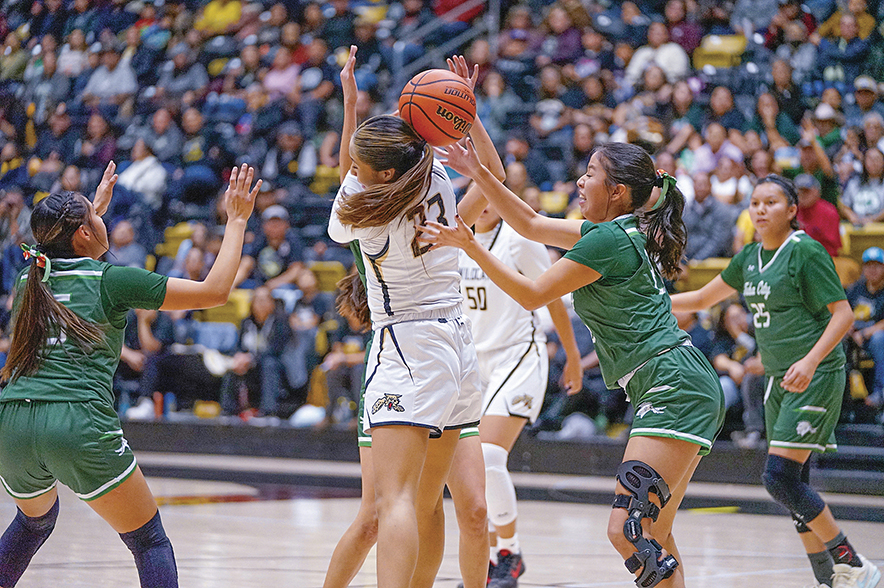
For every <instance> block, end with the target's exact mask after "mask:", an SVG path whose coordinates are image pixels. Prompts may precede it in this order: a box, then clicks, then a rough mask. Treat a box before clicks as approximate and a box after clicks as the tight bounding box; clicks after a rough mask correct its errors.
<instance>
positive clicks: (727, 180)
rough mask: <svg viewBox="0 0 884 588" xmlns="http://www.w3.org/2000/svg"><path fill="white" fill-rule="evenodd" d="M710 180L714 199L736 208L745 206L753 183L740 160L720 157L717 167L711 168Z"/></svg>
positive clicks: (740, 208) (739, 208)
mask: <svg viewBox="0 0 884 588" xmlns="http://www.w3.org/2000/svg"><path fill="white" fill-rule="evenodd" d="M710 181H711V184H712V195H713V196H714V197H715V198H716V200H719V201H720V202H723V203H724V204H727V205H730V206H735V207H736V209H737V210H742V209H743V208H745V207H746V206H747V204H748V200H749V195H750V194H751V193H752V188H753V185H752V180H751V179H749V176H748V175H747V174H746V168H745V167H744V166H743V161H742V160H739V161H738V160H736V159H731V158H730V157H722V158H721V160H720V161H719V162H718V167H716V168H715V169H714V170H713V172H712V175H711V176H710Z"/></svg>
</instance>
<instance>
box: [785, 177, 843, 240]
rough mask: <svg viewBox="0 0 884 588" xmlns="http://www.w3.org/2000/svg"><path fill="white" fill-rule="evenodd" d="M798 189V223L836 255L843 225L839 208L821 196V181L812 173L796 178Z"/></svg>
mask: <svg viewBox="0 0 884 588" xmlns="http://www.w3.org/2000/svg"><path fill="white" fill-rule="evenodd" d="M795 189H796V190H797V191H798V216H797V217H796V218H797V219H798V224H799V225H801V228H802V229H804V232H805V233H807V234H808V235H810V236H811V237H813V238H814V239H816V240H817V241H819V242H820V243H821V244H822V246H823V247H825V249H826V251H828V252H829V255H831V256H832V257H835V256H837V255H838V250H839V249H841V227H840V225H839V222H840V217H839V215H838V209H837V208H835V205H834V204H832V203H831V202H826V201H825V200H823V199H822V198H821V197H820V183H819V181H817V179H816V178H815V177H813V176H812V175H810V174H800V175H798V176H797V177H796V178H795Z"/></svg>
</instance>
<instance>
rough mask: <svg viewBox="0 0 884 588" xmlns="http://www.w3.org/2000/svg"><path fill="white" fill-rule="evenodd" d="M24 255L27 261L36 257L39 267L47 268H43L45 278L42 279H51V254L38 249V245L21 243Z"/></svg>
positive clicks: (46, 280) (45, 280)
mask: <svg viewBox="0 0 884 588" xmlns="http://www.w3.org/2000/svg"><path fill="white" fill-rule="evenodd" d="M21 250H22V252H23V253H22V255H24V257H25V261H27V260H29V259H31V258H34V260H35V261H36V262H37V267H42V268H45V269H44V270H43V279H42V280H41V281H43V282H48V281H49V272H51V271H52V262H51V261H49V256H48V255H46V254H45V253H43V252H42V251H40V250H39V249H37V248H36V247H31V246H30V245H28V244H27V243H22V244H21Z"/></svg>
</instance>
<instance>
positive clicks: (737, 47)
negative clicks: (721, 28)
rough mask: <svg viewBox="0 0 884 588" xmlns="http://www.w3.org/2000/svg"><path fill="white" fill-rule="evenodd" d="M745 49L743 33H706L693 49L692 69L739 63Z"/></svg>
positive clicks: (728, 65)
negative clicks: (698, 44)
mask: <svg viewBox="0 0 884 588" xmlns="http://www.w3.org/2000/svg"><path fill="white" fill-rule="evenodd" d="M745 50H746V37H744V36H743V35H706V36H705V37H703V40H702V41H700V46H699V47H697V48H696V49H695V50H694V69H703V66H706V65H711V66H713V67H733V66H735V65H740V61H741V60H742V58H743V51H745Z"/></svg>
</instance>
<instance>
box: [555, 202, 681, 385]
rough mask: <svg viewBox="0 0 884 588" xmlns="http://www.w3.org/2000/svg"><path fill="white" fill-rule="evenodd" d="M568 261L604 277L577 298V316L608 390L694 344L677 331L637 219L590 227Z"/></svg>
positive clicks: (628, 217) (629, 217)
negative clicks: (667, 353) (655, 361)
mask: <svg viewBox="0 0 884 588" xmlns="http://www.w3.org/2000/svg"><path fill="white" fill-rule="evenodd" d="M581 233H582V235H583V236H582V237H581V238H580V240H579V241H578V242H577V243H576V244H575V245H574V247H573V248H571V250H570V251H568V252H567V253H566V254H565V258H567V259H570V260H572V261H576V262H577V263H580V264H583V265H585V266H587V267H590V268H592V269H594V270H595V271H597V272H599V273H600V274H601V275H602V277H601V278H599V279H598V280H596V281H595V282H593V283H592V284H589V285H588V286H584V287H583V288H580V289H579V290H577V291H576V292H574V294H573V297H574V310H575V311H576V312H577V315H578V316H579V317H580V318H581V319H582V320H583V323H584V324H585V325H586V326H587V327H588V328H589V331H590V333H591V334H592V340H593V342H594V343H595V348H596V352H598V356H599V363H600V364H601V365H600V367H601V370H602V376H603V377H604V379H605V384H606V385H607V386H608V388H616V387H617V386H618V384H617V380H619V379H620V378H622V377H623V376H625V375H627V374H628V373H630V372H631V371H633V370H635V369H636V368H637V367H639V366H640V365H642V364H643V363H645V362H646V361H648V360H649V359H650V358H652V357H654V356H655V355H657V354H658V353H661V352H663V351H666V350H667V349H672V348H673V347H677V346H678V345H682V344H683V343H684V342H685V341H688V340H689V336H688V334H687V333H685V332H684V331H682V330H681V329H679V328H678V321H677V320H676V319H675V316H674V315H673V314H672V303H671V302H670V300H669V294H667V292H666V286H665V285H664V283H663V278H662V276H661V275H660V273H659V272H658V271H657V267H656V266H655V265H654V264H653V263H652V262H651V260H650V258H649V257H648V254H647V252H646V251H645V242H646V237H645V234H644V233H642V232H641V231H640V230H639V229H638V221H637V219H636V217H635V216H634V215H631V214H630V215H624V216H621V217H618V218H616V219H614V220H613V221H610V222H604V223H599V224H595V223H592V222H589V221H587V222H585V223H583V226H582V227H581Z"/></svg>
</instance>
